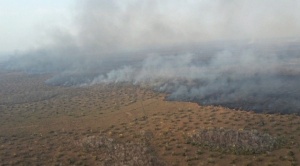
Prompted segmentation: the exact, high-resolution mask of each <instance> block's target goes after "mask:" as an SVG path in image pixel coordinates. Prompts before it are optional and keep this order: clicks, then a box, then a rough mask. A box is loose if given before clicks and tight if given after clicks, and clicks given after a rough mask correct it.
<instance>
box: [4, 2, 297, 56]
mask: <svg viewBox="0 0 300 166" xmlns="http://www.w3.org/2000/svg"><path fill="white" fill-rule="evenodd" d="M299 8H300V0H230V1H226V0H186V1H181V0H163V1H159V0H59V1H55V0H0V36H1V40H0V53H1V52H2V53H3V52H14V51H17V50H18V51H23V50H26V49H27V50H34V48H35V47H41V46H42V48H43V46H45V45H47V44H48V43H51V42H52V44H53V45H56V47H62V46H64V45H65V44H66V43H68V44H69V45H71V44H73V47H80V48H84V49H85V50H89V51H92V52H94V53H97V54H100V53H107V52H110V51H111V50H119V51H120V52H122V51H124V50H125V51H126V50H129V51H130V50H138V49H144V48H148V49H149V48H150V49H151V48H152V47H155V46H160V47H163V46H170V45H176V44H177V45H180V44H186V43H197V42H201V41H208V40H209V41H213V40H230V39H249V40H250V41H252V40H256V39H260V38H282V37H297V38H298V37H299V36H300V10H299ZM73 32H74V33H73ZM52 47H53V46H52ZM84 52H86V51H84Z"/></svg>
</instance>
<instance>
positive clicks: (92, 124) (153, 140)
mask: <svg viewBox="0 0 300 166" xmlns="http://www.w3.org/2000/svg"><path fill="white" fill-rule="evenodd" d="M0 78H1V79H0V88H1V93H0V126H1V127H0V165H101V164H102V165H103V164H105V163H107V164H109V163H110V162H111V163H112V164H113V163H114V164H116V165H118V163H125V164H127V165H134V163H138V164H139V163H140V162H143V163H142V165H143V164H145V162H146V164H147V163H148V164H149V165H151V164H153V163H156V161H162V163H165V165H225V166H226V165H297V164H298V163H299V158H300V150H299V149H300V127H299V125H300V117H299V116H296V115H279V114H256V113H254V112H246V111H242V110H231V109H228V108H224V107H215V106H199V105H197V104H195V103H189V102H169V101H165V100H164V97H165V95H164V94H159V93H156V92H153V91H151V90H150V89H147V88H145V87H144V88H141V87H137V86H132V85H127V84H114V85H94V86H89V87H55V86H47V85H45V84H44V81H45V80H46V79H47V78H48V76H47V75H26V74H22V73H0ZM47 92H51V93H53V94H55V96H52V97H47V96H48V94H49V93H47ZM25 94H26V95H25ZM17 96H22V97H17ZM32 96H33V97H32ZM35 96H37V97H35ZM43 96H46V97H43ZM50 96H51V95H50ZM23 97H24V100H23ZM16 98H19V99H20V100H15V99H16ZM221 127H223V129H220V128H221ZM240 129H243V130H240ZM237 135H239V136H238V139H237V140H238V141H237V140H236V139H234V138H236V136H237ZM230 136H231V137H230ZM282 137H284V141H285V142H284V143H285V144H282V142H281V139H279V138H282ZM191 138H193V139H194V140H193V139H191ZM199 138H201V139H199ZM211 138H213V139H211ZM214 138H219V140H222V141H221V142H218V141H217V140H218V139H214ZM228 138H229V139H228ZM230 138H232V139H230ZM256 138H257V139H256ZM189 139H190V144H187V141H188V140H189ZM208 139H209V140H210V141H211V142H206V143H207V144H208V145H209V146H211V147H212V148H209V147H208V146H204V145H205V144H203V140H208ZM191 140H192V141H191ZM212 140H214V141H212ZM101 141H102V142H101ZM256 141H258V143H257V142H256ZM204 142H205V141H204ZM224 142H226V145H225V143H224ZM196 144H199V145H200V146H195V145H196ZM233 145H238V146H236V147H239V148H235V149H233V150H228V148H229V147H230V146H233ZM218 146H220V147H222V148H219V149H218V148H217V147H218ZM112 147H114V148H117V149H118V151H116V150H113V148H112ZM229 149H230V148H229ZM240 149H247V150H246V151H254V152H255V153H254V154H252V153H243V152H244V151H243V150H240ZM234 151H237V152H238V153H235V152H234ZM237 154H239V155H237ZM244 154H247V155H244ZM103 156H107V158H103ZM124 156H126V157H124ZM134 156H138V158H134ZM158 159H159V160H158ZM156 164H157V163H156Z"/></svg>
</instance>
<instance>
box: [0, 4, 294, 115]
mask: <svg viewBox="0 0 300 166" xmlns="http://www.w3.org/2000/svg"><path fill="white" fill-rule="evenodd" d="M299 8H300V1H297V0H278V1H276V2H275V1H273V0H265V1H259V0H254V1H246V0H239V1H237V0H234V1H230V2H228V1H226V2H225V1H222V0H214V1H211V0H200V1H196V0H195V1H194V0H188V1H174V0H172V1H171V0H165V1H157V0H127V1H121V0H111V1H106V0H80V1H78V5H77V8H76V11H78V12H77V14H76V15H75V16H74V27H76V28H75V30H74V29H73V30H72V32H69V31H63V30H60V31H55V33H54V34H53V33H52V34H51V35H50V39H51V40H49V39H47V41H51V42H48V44H44V45H43V46H40V47H39V48H37V49H35V50H28V51H27V52H22V53H18V54H15V55H14V56H12V57H11V58H10V59H9V60H6V61H4V62H2V63H1V66H2V67H3V68H5V69H7V70H23V71H27V72H29V73H54V74H55V75H54V76H53V77H52V78H50V79H49V80H47V81H46V83H47V84H49V85H64V86H73V85H75V86H88V85H93V84H98V83H118V82H130V83H133V84H136V85H142V86H149V87H152V88H153V89H155V90H157V91H161V92H166V93H168V94H169V96H168V99H169V100H183V101H194V102H198V103H200V104H204V105H223V106H227V107H230V108H238V109H239V108H241V109H246V110H254V111H258V112H262V111H265V112H281V113H299V112H300V103H299V102H298V101H299V98H300V87H299V86H298V84H299V83H300V61H299V53H300V40H299V36H300V10H298V9H299Z"/></svg>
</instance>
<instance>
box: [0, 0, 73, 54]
mask: <svg viewBox="0 0 300 166" xmlns="http://www.w3.org/2000/svg"><path fill="white" fill-rule="evenodd" d="M73 5H74V0H59V1H55V0H0V36H1V40H0V53H1V52H2V53H3V52H11V51H16V50H24V49H27V48H32V47H35V46H36V45H39V44H41V43H39V42H44V41H42V40H41V38H43V37H45V35H46V33H48V32H47V31H51V30H53V28H54V27H55V28H58V27H59V28H69V27H71V26H70V25H71V20H72V19H71V17H72V13H73V11H72V7H73ZM40 40H41V41H40Z"/></svg>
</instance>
